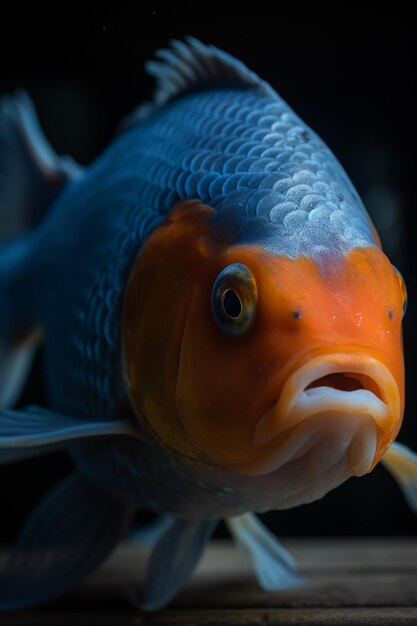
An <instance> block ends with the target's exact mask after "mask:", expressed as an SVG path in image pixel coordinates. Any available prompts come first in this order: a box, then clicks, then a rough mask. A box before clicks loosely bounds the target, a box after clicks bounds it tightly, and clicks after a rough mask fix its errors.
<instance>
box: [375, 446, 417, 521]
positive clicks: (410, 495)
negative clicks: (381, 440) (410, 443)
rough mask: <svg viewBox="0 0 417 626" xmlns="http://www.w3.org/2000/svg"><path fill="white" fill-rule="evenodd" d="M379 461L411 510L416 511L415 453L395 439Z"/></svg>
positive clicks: (416, 475)
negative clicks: (393, 480) (393, 479)
mask: <svg viewBox="0 0 417 626" xmlns="http://www.w3.org/2000/svg"><path fill="white" fill-rule="evenodd" d="M381 462H382V464H383V465H384V466H385V468H386V469H387V470H388V471H389V473H390V474H391V475H392V476H393V478H395V480H396V481H397V483H398V485H399V487H400V489H401V491H402V492H403V495H404V497H405V499H406V500H407V503H408V505H409V507H410V508H411V510H412V511H414V513H417V454H416V453H415V452H413V450H410V448H408V447H407V446H405V445H403V444H402V443H398V442H397V441H395V442H394V443H392V444H391V446H390V447H389V448H388V450H387V452H386V453H385V455H384V457H383V458H382V459H381Z"/></svg>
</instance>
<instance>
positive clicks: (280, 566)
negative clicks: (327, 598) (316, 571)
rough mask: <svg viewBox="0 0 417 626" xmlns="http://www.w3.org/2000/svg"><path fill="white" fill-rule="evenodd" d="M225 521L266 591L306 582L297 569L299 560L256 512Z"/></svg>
mask: <svg viewBox="0 0 417 626" xmlns="http://www.w3.org/2000/svg"><path fill="white" fill-rule="evenodd" d="M226 524H227V526H228V528H229V530H230V532H231V534H232V537H233V539H234V540H235V542H236V544H237V546H238V548H240V549H241V551H242V552H243V553H244V554H245V555H246V556H247V557H248V558H249V560H250V561H251V563H252V566H253V568H254V570H255V574H256V577H257V579H258V583H259V585H260V586H261V588H262V589H264V590H265V591H274V590H277V589H287V588H289V587H297V586H300V585H302V584H305V581H304V580H303V579H302V578H301V577H300V576H299V575H298V574H297V572H296V561H295V560H294V558H293V557H292V556H291V554H290V553H289V552H288V551H287V550H286V549H285V548H284V547H283V546H282V545H281V543H280V542H279V541H278V539H277V537H276V536H275V535H274V534H273V533H271V532H270V531H269V530H268V529H267V528H266V527H265V526H263V524H262V523H261V522H260V521H259V519H258V518H257V517H256V515H254V514H252V513H245V514H244V515H239V516H237V517H229V518H227V519H226Z"/></svg>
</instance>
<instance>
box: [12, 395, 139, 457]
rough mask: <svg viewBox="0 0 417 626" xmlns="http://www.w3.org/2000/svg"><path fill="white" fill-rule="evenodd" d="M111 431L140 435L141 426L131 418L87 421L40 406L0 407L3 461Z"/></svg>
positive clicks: (99, 435)
mask: <svg viewBox="0 0 417 626" xmlns="http://www.w3.org/2000/svg"><path fill="white" fill-rule="evenodd" d="M109 435H130V436H138V429H137V428H136V427H135V426H134V425H133V424H131V423H130V422H129V421H127V420H107V421H87V420H84V419H81V418H75V417H69V416H66V415H61V414H60V413H55V412H54V411H49V410H48V409H44V408H42V407H36V406H29V407H26V408H25V409H20V410H12V409H2V408H0V464H4V463H11V462H12V461H19V460H21V459H23V458H28V457H31V456H37V455H39V454H45V453H47V452H50V451H51V450H54V449H57V448H62V447H64V446H66V445H69V444H71V443H73V442H75V441H78V440H80V439H83V438H86V437H103V436H109Z"/></svg>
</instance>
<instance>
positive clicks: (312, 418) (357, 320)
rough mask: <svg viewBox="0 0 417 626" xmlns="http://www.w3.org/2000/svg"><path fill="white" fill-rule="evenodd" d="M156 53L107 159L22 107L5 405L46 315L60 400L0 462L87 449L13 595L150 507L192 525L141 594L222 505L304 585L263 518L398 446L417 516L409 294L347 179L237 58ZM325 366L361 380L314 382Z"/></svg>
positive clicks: (187, 48)
mask: <svg viewBox="0 0 417 626" xmlns="http://www.w3.org/2000/svg"><path fill="white" fill-rule="evenodd" d="M156 56H157V57H158V59H159V60H158V61H152V62H150V63H149V64H148V66H147V68H148V71H149V72H150V73H151V74H153V75H154V76H155V78H156V80H157V89H156V92H155V94H154V99H153V103H147V104H146V105H143V106H141V107H139V109H138V110H137V111H135V112H133V113H132V114H131V115H130V116H129V117H128V118H127V120H126V121H124V122H123V123H122V127H121V129H120V131H119V133H118V135H117V136H116V137H115V139H114V141H113V142H112V143H111V144H110V146H109V147H108V148H107V149H106V150H105V151H104V152H103V153H102V154H101V155H100V156H99V157H98V158H97V159H96V160H95V161H94V162H93V163H92V164H91V165H89V166H88V167H86V168H84V169H81V168H79V167H78V166H77V165H76V164H74V163H73V162H72V161H71V160H69V159H68V158H67V157H61V158H60V157H58V156H57V155H56V154H55V153H54V151H53V150H52V148H51V147H50V146H49V144H48V143H47V141H46V139H45V138H44V137H43V135H42V133H41V130H40V128H39V127H38V125H37V121H36V115H35V113H34V111H33V107H32V106H31V103H30V100H29V99H28V98H27V97H26V96H25V95H24V94H17V95H16V96H14V97H12V98H5V99H2V100H0V178H1V175H2V174H3V178H2V181H3V182H2V185H1V186H0V224H4V223H5V222H7V220H11V222H12V223H13V224H14V225H16V228H17V226H19V228H20V230H19V228H17V231H18V232H17V234H18V235H20V236H17V237H16V239H11V240H10V241H9V242H6V243H5V244H3V245H1V246H0V299H1V305H2V306H1V307H0V401H3V403H4V405H5V406H7V405H8V406H12V401H11V399H13V397H14V398H16V397H17V392H18V386H17V385H16V383H15V381H16V380H18V379H19V381H20V382H19V384H22V382H24V377H25V373H26V374H27V372H28V371H29V367H30V359H29V358H28V356H30V354H33V348H30V347H29V345H26V344H28V343H29V340H28V341H27V342H24V343H23V344H22V346H20V347H19V341H21V340H22V338H25V337H27V336H28V332H29V331H31V330H33V329H38V328H39V329H41V330H42V333H43V335H42V340H43V351H42V364H43V371H44V379H45V385H46V391H47V398H48V406H49V408H48V409H46V408H44V407H25V408H23V409H9V408H5V407H0V463H7V462H12V461H18V460H22V459H24V458H26V457H29V456H33V455H37V454H42V453H44V452H48V451H50V450H54V449H56V448H60V447H67V449H68V450H69V452H70V454H71V455H72V458H73V459H74V462H75V466H76V469H75V471H74V474H73V476H72V477H70V478H69V479H68V480H66V481H65V482H64V483H63V484H61V485H59V486H58V487H57V488H56V489H55V490H54V491H52V493H51V494H50V495H48V496H47V498H46V499H45V500H44V502H42V503H41V504H40V505H39V507H38V508H37V509H36V511H35V513H34V514H33V515H32V517H31V518H30V520H29V522H28V523H27V524H26V526H25V528H24V531H23V533H22V535H21V537H20V539H19V541H18V543H17V546H16V547H15V548H14V550H13V554H12V557H11V559H10V561H9V563H8V564H7V565H6V567H5V569H4V570H2V571H1V572H0V610H10V609H14V608H23V607H25V606H31V605H35V604H39V603H41V602H44V601H46V600H48V599H49V598H52V597H54V596H55V595H58V594H59V593H61V592H62V591H64V590H65V589H67V588H69V587H71V586H72V585H73V584H75V583H77V582H78V580H79V579H80V578H81V577H83V576H85V575H87V574H89V573H90V572H92V571H93V570H94V569H95V568H96V567H97V566H98V565H99V564H100V563H101V562H102V561H103V560H104V559H105V558H106V556H107V555H108V554H109V553H110V552H111V550H112V549H113V548H114V546H115V545H116V544H117V542H118V541H119V539H120V538H122V537H123V535H124V532H125V529H126V524H127V522H128V521H129V520H130V519H131V516H132V515H133V513H134V511H135V510H137V509H138V508H140V509H145V510H148V511H154V512H156V513H161V514H163V515H167V514H168V515H170V516H173V518H174V519H173V520H171V522H170V525H169V528H168V530H165V532H164V534H161V532H160V531H158V532H156V534H155V533H154V535H153V536H154V539H155V541H156V548H155V549H154V551H153V554H152V557H151V560H150V563H149V566H148V574H147V580H146V583H145V586H144V589H142V591H141V595H138V594H135V593H134V591H133V590H132V593H131V595H132V597H133V598H134V600H135V602H136V605H137V606H140V607H141V608H145V609H148V610H149V609H154V608H160V607H162V606H163V605H164V604H166V603H167V602H168V601H169V600H170V599H171V598H172V597H173V595H174V594H175V593H176V592H177V591H178V589H179V588H180V586H181V585H182V584H183V583H184V582H185V580H186V579H187V577H188V576H189V575H190V574H191V572H192V569H193V567H194V566H195V564H196V563H197V561H198V558H199V557H200V555H201V553H202V551H203V549H204V547H205V545H206V543H207V541H208V539H209V537H210V535H211V533H212V532H213V530H214V527H215V524H216V521H217V519H219V518H220V517H225V516H226V517H227V518H228V519H227V520H226V522H227V524H228V527H229V528H230V530H231V532H232V534H233V537H234V538H235V540H236V541H237V543H238V544H239V545H240V546H241V547H242V548H243V549H244V550H245V551H246V552H247V553H248V554H249V556H250V559H251V561H252V563H253V565H254V569H255V573H256V575H257V577H258V581H259V583H260V585H261V586H262V587H263V588H264V589H268V590H270V589H283V588H286V587H288V586H294V585H297V584H300V579H299V577H298V576H297V574H296V571H295V564H294V561H293V559H291V557H289V555H288V554H287V553H286V551H285V550H284V549H283V548H282V546H280V544H279V542H278V541H277V539H276V538H275V537H274V536H273V535H272V534H271V533H270V532H269V531H268V530H267V529H265V528H262V526H261V524H260V522H259V521H257V520H256V518H255V517H254V516H253V512H263V511H267V510H271V509H285V508H290V507H293V506H298V505H300V504H304V503H307V502H310V501H312V500H315V499H318V498H321V497H322V496H323V495H324V494H325V493H327V492H328V491H330V490H331V489H333V488H335V487H337V486H338V485H340V484H341V483H342V482H343V481H344V480H346V479H347V478H348V477H350V476H352V475H354V476H361V475H363V474H364V473H366V472H368V471H370V470H371V469H372V468H373V466H374V465H375V464H376V463H377V462H378V460H379V459H381V458H382V457H383V456H384V455H385V456H384V462H386V465H387V467H388V469H390V471H392V473H393V475H394V477H395V478H396V479H397V481H398V482H399V484H400V486H401V487H402V488H403V491H404V493H405V495H406V497H407V499H408V501H409V502H410V504H411V506H412V507H413V508H414V509H415V508H416V501H417V499H416V495H415V494H416V484H417V479H416V478H415V477H416V476H417V473H416V467H417V459H416V457H415V455H414V454H413V453H412V452H411V451H409V450H407V449H405V448H404V447H403V446H401V445H399V444H393V450H388V452H387V449H388V447H389V446H390V445H391V444H392V441H393V439H394V438H395V436H396V434H397V432H398V428H399V426H400V423H401V420H402V414H403V406H402V405H403V392H402V388H403V360H402V348H401V345H400V337H401V335H400V331H401V316H400V313H401V312H404V310H405V304H406V298H405V295H406V292H405V286H404V283H403V281H402V278H401V277H400V276H399V274H398V272H396V271H395V270H394V269H393V267H392V266H391V264H390V263H389V262H388V260H387V259H386V257H385V256H384V254H383V253H382V251H381V250H380V249H379V248H378V245H377V242H376V239H375V233H374V232H373V229H372V226H371V223H370V220H369V218H368V216H367V213H366V210H365V208H364V206H363V204H362V202H361V200H360V198H359V196H358V194H357V192H356V191H355V189H354V187H353V185H352V183H351V182H350V180H349V178H348V176H347V174H346V173H345V172H344V170H343V169H342V167H341V165H340V164H339V162H338V161H337V159H336V158H335V157H334V156H333V154H332V153H331V151H330V150H329V148H328V147H327V146H326V145H325V144H324V143H323V142H322V141H321V139H320V138H319V137H318V136H317V135H316V134H315V133H314V132H313V131H312V130H311V129H310V128H309V127H308V126H306V125H305V124H304V122H303V121H302V120H301V119H300V118H299V117H298V116H297V115H296V114H295V113H294V111H292V110H291V109H290V107H289V106H288V105H287V104H286V103H285V102H284V101H283V100H282V99H281V98H280V96H279V95H278V94H277V93H276V92H275V91H274V90H273V89H272V88H271V87H270V86H269V85H268V84H267V83H265V82H264V81H262V80H261V79H260V78H259V77H257V76H256V75H255V74H253V73H252V72H250V71H249V70H248V69H247V68H246V67H245V66H243V64H242V63H240V62H239V61H237V60H236V59H233V58H232V57H230V56H228V55H227V54H225V53H223V52H222V51H220V50H218V49H216V48H214V47H211V46H205V45H203V44H201V43H200V42H198V41H196V40H193V39H188V41H187V44H183V43H181V42H175V41H174V42H172V48H171V50H164V51H159V52H158V53H157V55H156ZM8 179H10V185H9V189H7V187H8V185H7V184H5V182H7V181H8ZM3 186H4V187H5V191H3ZM19 186H22V188H23V187H24V192H25V193H24V194H23V195H24V197H25V199H26V200H25V201H26V202H28V204H29V206H28V207H26V209H25V211H26V212H25V211H23V210H22V207H21V206H20V205H21V204H22V202H21V198H20V197H17V195H16V190H17V189H18V188H19ZM38 193H39V194H40V196H41V197H40V198H39V199H38V197H37V195H36V194H38ZM7 194H9V195H7ZM14 196H16V197H14ZM28 199H29V200H28ZM184 200H189V201H191V202H184ZM193 200H195V201H194V202H193ZM178 201H181V202H178ZM202 204H203V205H204V204H206V205H208V206H209V207H211V211H207V208H204V207H203V206H202ZM32 205H33V206H32ZM39 207H41V208H42V207H43V210H44V214H43V216H42V217H41V219H39V216H40V213H39V210H40V209H39ZM173 208H175V211H176V212H175V218H173V219H172V220H171V221H170V222H168V223H169V226H168V227H167V228H165V227H162V228H159V229H158V227H159V226H161V225H162V224H163V223H164V222H165V221H166V218H167V216H169V212H170V211H171V209H173ZM19 211H20V213H19ZM15 213H16V215H15ZM16 216H17V217H16ZM12 218H13V219H12ZM19 219H20V222H19ZM196 224H197V232H198V236H197V238H194V237H193V236H192V233H193V230H192V229H193V228H196ZM28 225H29V226H30V227H31V230H29V231H27V228H28ZM183 228H184V230H182V229H183ZM25 229H26V232H24V230H25ZM223 229H225V231H226V232H227V243H226V242H225V238H224V237H222V236H220V237H218V235H219V233H220V235H222V234H223V232H222V231H223ZM154 231H156V232H154ZM22 233H24V234H22ZM190 233H191V235H190ZM0 235H2V233H0ZM171 235H172V237H171ZM178 242H180V246H179V245H178ZM213 242H215V245H214V244H213ZM247 244H249V245H247ZM144 246H146V249H143V248H144ZM159 246H160V247H159ZM161 250H162V251H163V254H166V258H161V257H160V256H159V257H158V258H156V256H155V255H156V254H159V255H161ZM202 250H204V255H201V251H202ZM141 252H143V254H142V255H141ZM220 262H221V263H222V264H224V266H223V267H219V265H220ZM152 263H154V265H152ZM219 269H220V273H219ZM149 272H151V274H149ZM215 273H216V274H215ZM214 275H217V278H216V280H215V282H214V285H213V282H212V280H213V276H214ZM196 276H198V277H199V280H196ZM129 277H131V280H129ZM229 281H232V282H229ZM235 281H236V282H235ZM235 289H236V291H235ZM385 289H386V291H387V293H385V291H384V290H385ZM240 290H241V291H240ZM234 291H235V294H234V295H235V298H234V300H235V303H236V302H237V301H238V302H239V303H240V305H241V313H242V315H241V313H239V314H238V315H235V311H236V306H235V305H233V313H232V314H231V313H230V310H228V306H229V305H230V298H227V299H226V296H230V297H231V298H232V302H233V292H234ZM210 292H211V294H212V303H211V309H210V298H209V295H210ZM229 292H231V293H229ZM258 294H259V298H258ZM368 300H369V302H368ZM227 301H229V304H227ZM366 307H368V308H367V309H366ZM365 309H366V310H365ZM352 320H353V321H352ZM39 337H40V335H38V334H36V335H35V334H33V335H31V337H30V341H35V339H37V340H38V341H39ZM345 344H347V345H345ZM374 344H375V345H374ZM16 346H17V347H16ZM28 350H29V352H30V350H32V352H30V354H29V352H27V351H28ZM19 351H20V352H19ZM25 351H26V352H25ZM15 352H18V354H19V358H16V356H15ZM339 352H340V353H339ZM379 354H382V355H384V356H383V357H381V358H380V357H379V356H378V355H379ZM22 355H23V357H24V358H22ZM19 359H20V360H19ZM296 359H297V360H296ZM290 365H291V368H293V369H290ZM346 368H347V369H346ZM323 371H325V372H330V376H331V375H333V373H334V374H335V379H336V380H337V379H338V378H337V377H340V375H341V373H340V372H344V371H349V372H351V373H352V380H353V379H354V381H356V382H355V385H356V386H357V387H358V388H355V389H353V390H349V391H347V390H344V388H343V389H339V388H338V387H337V386H335V387H334V388H333V386H331V387H327V386H326V385H325V384H322V385H318V386H314V393H311V391H312V390H311V389H310V390H309V391H308V392H307V391H306V390H307V389H308V385H310V384H311V383H312V382H314V381H316V382H317V381H321V382H323ZM10 372H11V373H12V374H13V376H15V381H13V376H10ZM278 373H279V377H280V380H278V376H277V374H278ZM356 373H357V378H355V376H356ZM368 374H369V376H368ZM4 378H5V379H6V382H7V380H9V381H10V382H11V383H13V384H12V385H11V386H12V392H10V391H8V389H7V385H5V384H4V381H3V379H4ZM369 381H370V382H369ZM13 385H14V386H13ZM368 385H369V388H368ZM359 387H360V389H359ZM365 387H366V388H365ZM377 389H378V390H379V395H381V396H382V398H383V399H381V398H379V397H377V395H376V390H377ZM2 394H3V396H2ZM128 394H129V397H128ZM5 398H6V400H5ZM382 419H384V420H385V421H384V423H383V424H382V422H381V420H382ZM386 459H387V461H386ZM87 479H88V480H87ZM158 533H159V534H158ZM39 544H41V545H39ZM43 544H45V545H43ZM45 546H46V547H47V550H48V552H47V554H50V555H51V556H52V558H51V559H50V560H49V561H48V563H47V565H45V563H46V561H45V559H44V556H45V552H44V548H45ZM63 548H65V549H63Z"/></svg>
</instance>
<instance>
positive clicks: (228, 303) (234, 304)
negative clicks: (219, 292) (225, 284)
mask: <svg viewBox="0 0 417 626" xmlns="http://www.w3.org/2000/svg"><path fill="white" fill-rule="evenodd" d="M222 301H223V302H222V303H223V309H224V311H225V313H226V314H227V315H228V316H229V317H233V318H237V317H239V315H240V314H241V312H242V303H241V301H240V298H239V296H238V295H237V293H236V291H233V289H228V290H227V291H225V292H224V294H223V298H222Z"/></svg>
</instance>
